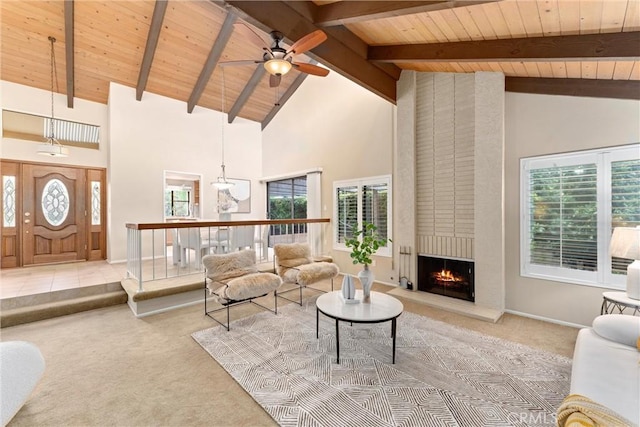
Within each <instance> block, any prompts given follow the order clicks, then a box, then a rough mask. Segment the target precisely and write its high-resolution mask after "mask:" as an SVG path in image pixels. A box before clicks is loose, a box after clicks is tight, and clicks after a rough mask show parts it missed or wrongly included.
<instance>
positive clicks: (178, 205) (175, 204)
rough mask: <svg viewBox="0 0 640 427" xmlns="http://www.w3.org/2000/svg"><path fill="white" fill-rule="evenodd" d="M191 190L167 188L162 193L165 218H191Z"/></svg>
mask: <svg viewBox="0 0 640 427" xmlns="http://www.w3.org/2000/svg"><path fill="white" fill-rule="evenodd" d="M190 207H191V188H182V187H174V186H168V187H167V188H166V189H165V191H164V215H165V216H166V217H188V216H191V209H190Z"/></svg>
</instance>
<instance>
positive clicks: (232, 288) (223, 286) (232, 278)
mask: <svg viewBox="0 0 640 427" xmlns="http://www.w3.org/2000/svg"><path fill="white" fill-rule="evenodd" d="M202 263H203V264H204V268H205V273H204V274H205V278H204V292H205V296H204V314H205V315H207V316H209V317H210V318H212V319H213V320H215V321H216V322H218V323H219V324H221V325H222V326H224V327H225V328H227V331H228V330H229V308H230V307H231V306H234V305H237V304H242V303H245V302H250V303H253V304H255V305H257V306H259V307H262V308H264V309H265V310H269V311H271V312H273V313H274V314H278V299H277V298H275V295H276V291H277V289H278V288H279V287H280V285H282V279H280V277H278V276H277V275H275V274H273V273H260V272H259V271H258V267H257V266H256V253H255V251H254V250H253V249H245V250H241V251H237V252H231V253H228V254H214V255H206V256H204V257H203V258H202ZM270 292H273V293H274V300H275V307H274V309H273V310H272V309H270V308H268V307H265V306H263V305H261V304H258V303H257V302H255V301H254V299H255V298H260V297H263V296H266V295H268V294H269V293H270ZM212 296H213V297H214V298H215V299H216V300H217V302H218V303H220V304H222V307H218V308H215V309H213V310H209V308H208V305H207V301H208V300H209V298H211V297H212ZM225 309H226V311H227V323H226V324H225V323H222V322H221V321H219V320H218V319H216V318H215V317H213V313H215V312H218V311H221V310H225Z"/></svg>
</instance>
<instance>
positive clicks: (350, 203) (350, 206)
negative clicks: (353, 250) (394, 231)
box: [333, 176, 392, 256]
mask: <svg viewBox="0 0 640 427" xmlns="http://www.w3.org/2000/svg"><path fill="white" fill-rule="evenodd" d="M333 197H334V200H333V206H334V210H335V212H334V219H335V227H334V242H333V246H334V248H336V249H345V250H346V249H347V248H346V246H345V244H344V242H345V241H346V240H347V239H349V238H351V237H353V236H354V234H355V232H356V231H357V230H359V229H361V228H362V223H363V222H365V221H366V222H369V223H371V224H374V225H375V226H376V227H377V228H378V230H377V233H378V235H379V236H380V237H382V238H387V239H388V238H391V235H390V231H391V206H392V205H391V202H392V198H391V176H382V177H373V178H363V179H360V180H353V181H340V182H335V183H334V184H333ZM377 255H383V256H391V243H387V246H386V247H384V248H380V250H379V251H378V253H377Z"/></svg>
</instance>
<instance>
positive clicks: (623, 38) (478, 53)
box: [368, 31, 640, 63]
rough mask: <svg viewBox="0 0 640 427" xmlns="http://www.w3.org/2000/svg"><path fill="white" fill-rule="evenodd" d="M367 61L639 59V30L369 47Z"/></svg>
mask: <svg viewBox="0 0 640 427" xmlns="http://www.w3.org/2000/svg"><path fill="white" fill-rule="evenodd" d="M368 58H369V60H370V61H384V62H395V63H399V62H430V61H457V62H464V61H521V60H523V59H527V60H542V61H554V60H563V61H566V60H572V61H580V60H586V59H588V60H591V61H594V60H598V59H607V60H611V59H627V60H637V59H639V58H640V31H632V32H627V33H605V34H585V35H575V36H552V37H531V38H518V39H500V40H485V41H464V42H454V43H427V44H408V45H394V46H371V47H369V54H368Z"/></svg>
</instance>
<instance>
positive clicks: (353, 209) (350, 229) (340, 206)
mask: <svg viewBox="0 0 640 427" xmlns="http://www.w3.org/2000/svg"><path fill="white" fill-rule="evenodd" d="M335 197H336V219H337V221H336V242H337V243H340V244H343V245H344V242H345V241H346V240H347V239H350V238H352V237H353V235H354V234H355V232H356V230H357V229H358V186H356V185H351V186H344V187H337V188H336V191H335Z"/></svg>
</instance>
